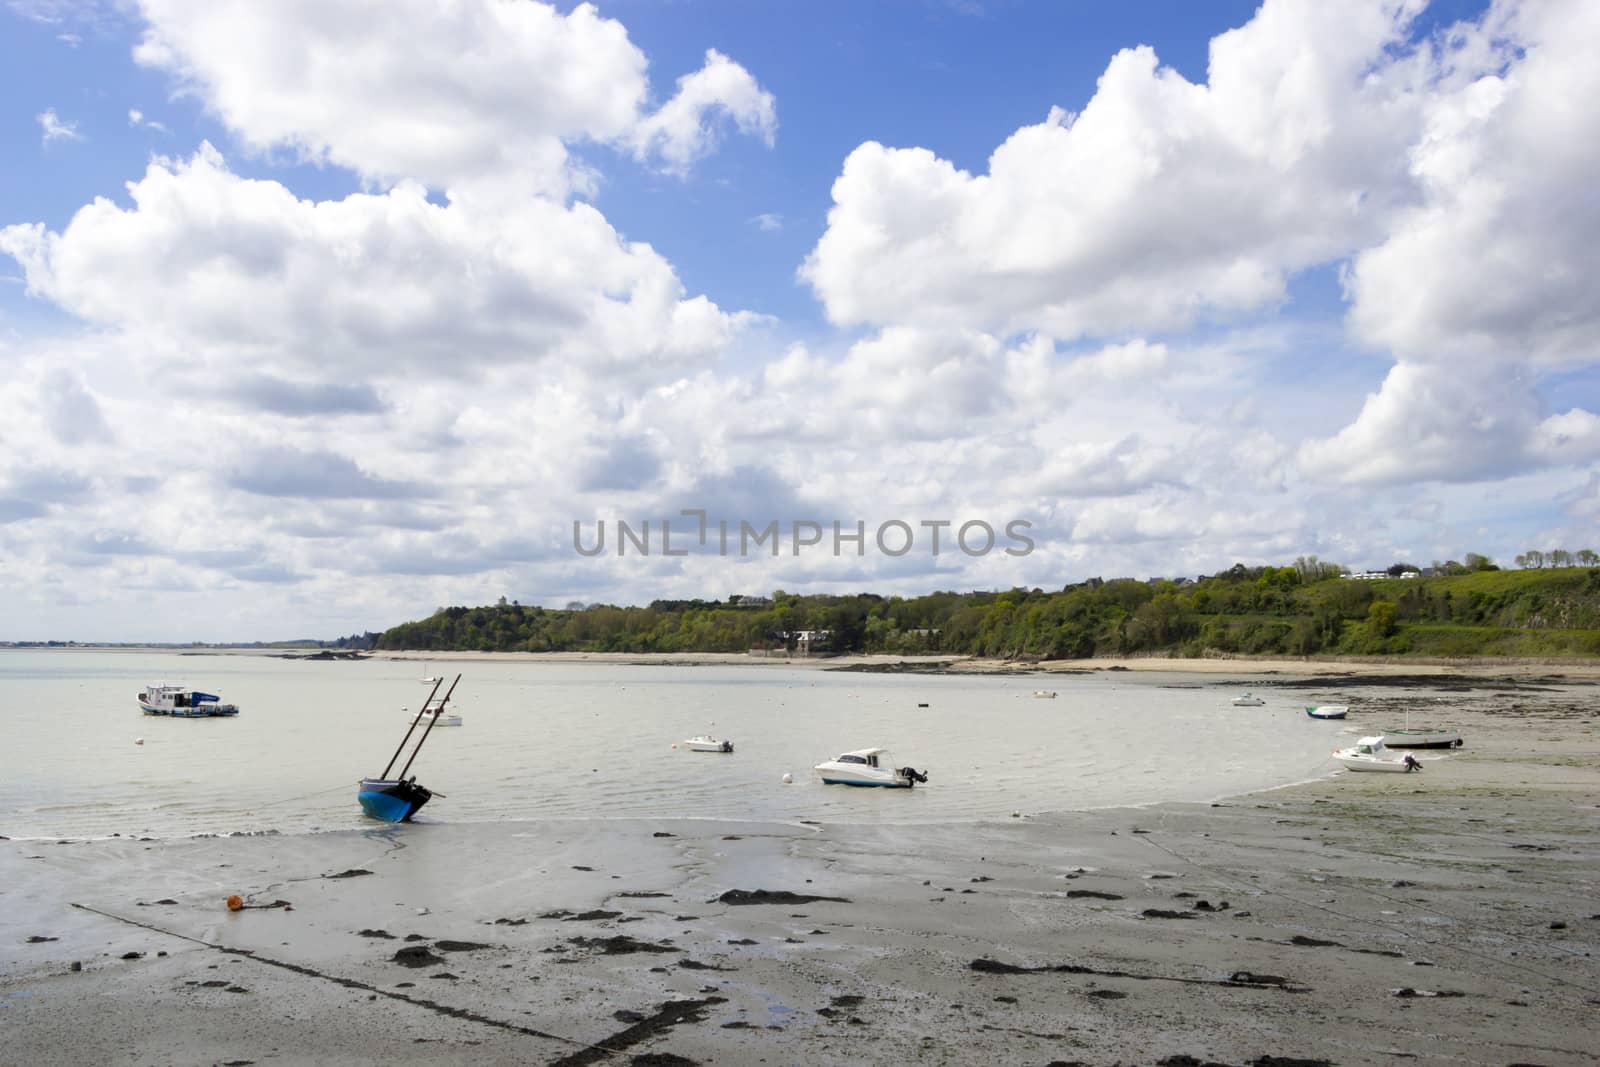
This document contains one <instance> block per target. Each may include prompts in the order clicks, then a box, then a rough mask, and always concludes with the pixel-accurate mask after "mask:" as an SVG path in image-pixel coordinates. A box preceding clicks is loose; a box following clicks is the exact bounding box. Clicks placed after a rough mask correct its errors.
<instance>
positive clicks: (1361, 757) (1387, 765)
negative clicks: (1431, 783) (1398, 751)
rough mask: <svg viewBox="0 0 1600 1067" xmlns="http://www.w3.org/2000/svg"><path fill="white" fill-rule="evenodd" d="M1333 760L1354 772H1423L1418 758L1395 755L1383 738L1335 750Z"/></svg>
mask: <svg viewBox="0 0 1600 1067" xmlns="http://www.w3.org/2000/svg"><path fill="white" fill-rule="evenodd" d="M1333 758H1334V759H1336V760H1338V761H1339V762H1340V763H1342V764H1344V766H1345V767H1346V768H1348V769H1349V770H1352V771H1388V772H1390V773H1391V774H1406V773H1409V772H1410V771H1420V770H1422V764H1420V763H1418V762H1417V757H1415V756H1413V755H1412V754H1411V753H1409V752H1407V753H1406V754H1405V755H1404V756H1396V755H1394V754H1393V753H1391V752H1390V751H1389V750H1388V749H1387V748H1385V747H1384V744H1383V738H1382V737H1381V736H1380V737H1363V738H1362V739H1361V740H1359V741H1357V742H1356V743H1355V744H1353V745H1351V746H1350V747H1349V748H1336V749H1334V750H1333Z"/></svg>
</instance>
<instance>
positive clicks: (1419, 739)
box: [1383, 730, 1462, 748]
mask: <svg viewBox="0 0 1600 1067" xmlns="http://www.w3.org/2000/svg"><path fill="white" fill-rule="evenodd" d="M1383 740H1384V743H1385V744H1387V745H1388V746H1389V747H1390V748H1460V747H1461V745H1462V740H1461V735H1460V734H1459V733H1458V732H1456V731H1455V730H1389V731H1387V732H1386V733H1385V734H1384V735H1383Z"/></svg>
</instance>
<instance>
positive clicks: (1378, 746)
mask: <svg viewBox="0 0 1600 1067" xmlns="http://www.w3.org/2000/svg"><path fill="white" fill-rule="evenodd" d="M1355 754H1356V755H1358V756H1380V757H1381V756H1387V755H1388V754H1389V750H1388V749H1386V748H1384V747H1383V738H1382V737H1363V738H1362V739H1361V740H1359V741H1357V742H1356V744H1355Z"/></svg>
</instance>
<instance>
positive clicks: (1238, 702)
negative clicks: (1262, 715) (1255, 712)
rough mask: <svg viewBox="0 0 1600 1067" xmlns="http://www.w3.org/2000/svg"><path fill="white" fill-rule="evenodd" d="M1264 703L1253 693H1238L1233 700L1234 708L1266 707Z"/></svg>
mask: <svg viewBox="0 0 1600 1067" xmlns="http://www.w3.org/2000/svg"><path fill="white" fill-rule="evenodd" d="M1266 703H1267V702H1266V701H1265V700H1262V699H1261V698H1260V697H1258V696H1256V695H1255V694H1254V693H1240V694H1239V695H1238V696H1236V697H1234V698H1233V706H1234V707H1236V708H1260V707H1264V706H1266Z"/></svg>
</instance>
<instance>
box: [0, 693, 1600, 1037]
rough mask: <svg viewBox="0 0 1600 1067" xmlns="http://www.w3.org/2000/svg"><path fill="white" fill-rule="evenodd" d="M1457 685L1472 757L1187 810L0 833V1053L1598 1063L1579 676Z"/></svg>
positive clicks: (1593, 774) (1594, 771)
mask: <svg viewBox="0 0 1600 1067" xmlns="http://www.w3.org/2000/svg"><path fill="white" fill-rule="evenodd" d="M1384 700H1385V698H1384V697H1383V696H1381V695H1376V696H1374V698H1373V703H1374V705H1376V706H1377V707H1378V709H1380V710H1383V709H1384V707H1385V706H1384V704H1383V701H1384ZM1513 700H1514V702H1513ZM1458 710H1459V714H1458V716H1457V725H1459V726H1460V727H1461V728H1462V730H1463V732H1464V733H1466V735H1467V747H1466V748H1464V749H1461V750H1458V751H1456V752H1454V753H1451V754H1448V755H1446V756H1444V757H1443V758H1440V759H1437V760H1429V761H1428V762H1427V763H1426V770H1425V772H1424V773H1423V774H1421V775H1352V774H1349V773H1343V774H1338V775H1334V776H1332V777H1327V778H1319V779H1316V780H1314V781H1311V782H1309V783H1298V784H1293V785H1286V786H1281V787H1277V788H1274V789H1271V790H1267V791H1264V792H1256V793H1248V794H1244V795H1238V796H1232V797H1229V798H1227V799H1225V800H1221V801H1217V802H1213V803H1209V804H1207V803H1188V804H1185V803H1172V802H1168V803H1163V804H1157V805H1152V806H1149V807H1139V808H1128V807H1122V808H1107V809H1096V810H1089V811H1061V812H1056V813H1053V814H1050V815H1041V816H1037V817H1030V818H1018V819H1010V820H1002V821H989V822H979V823H942V824H915V825H888V824H836V823H829V822H826V821H825V820H824V821H822V822H820V823H817V824H814V825H807V824H803V823H802V824H790V823H754V822H744V823H741V822H736V821H721V820H686V819H638V818H634V819H616V820H582V819H568V820H548V821H532V822H505V823H477V824H449V823H439V824H418V825H415V826H400V827H392V826H375V827H373V828H371V829H363V830H341V831H330V832H324V833H317V834H309V835H257V836H239V837H226V838H207V839H196V838H188V839H173V840H163V841H138V840H133V839H129V838H122V839H112V840H99V841H94V842H67V843H59V844H58V843H53V842H41V841H0V878H3V879H4V880H5V881H6V882H7V884H12V885H18V884H27V885H29V887H30V892H29V895H28V899H27V900H20V899H19V900H15V901H13V905H12V907H11V908H9V909H8V911H7V913H6V915H5V917H4V918H3V919H0V928H3V930H4V936H3V937H0V974H3V976H4V977H3V978H0V1006H3V1007H0V1010H3V1011H4V1012H5V1014H4V1016H3V1017H4V1018H5V1019H6V1021H7V1022H8V1023H10V1024H11V1025H10V1026H9V1027H8V1048H9V1049H10V1052H11V1055H13V1056H15V1057H17V1058H18V1059H19V1061H20V1062H31V1063H46V1064H48V1063H67V1062H81V1061H82V1060H83V1059H85V1058H89V1057H96V1056H98V1057H102V1058H106V1059H108V1060H112V1061H118V1060H123V1059H129V1058H137V1059H139V1060H140V1061H141V1062H144V1061H155V1062H175V1063H209V1062H230V1061H231V1062H237V1061H242V1060H249V1061H251V1062H253V1063H257V1064H273V1063H302V1062H313V1061H314V1062H338V1063H379V1062H382V1063H404V1064H411V1063H415V1064H423V1063H429V1064H432V1063H463V1064H466V1063H482V1062H494V1061H506V1062H545V1063H564V1064H568V1065H572V1064H577V1063H623V1064H626V1063H632V1062H635V1061H634V1057H635V1056H641V1055H651V1056H654V1057H656V1058H655V1059H654V1060H645V1061H640V1062H654V1063H669V1064H685V1063H725V1062H737V1063H743V1062H754V1061H756V1060H757V1059H758V1058H763V1057H765V1058H767V1059H769V1060H770V1061H773V1062H788V1061H795V1062H806V1063H816V1064H826V1065H831V1064H840V1065H843V1064H856V1063H860V1062H862V1061H863V1060H866V1061H872V1062H883V1061H888V1060H893V1059H904V1058H907V1057H910V1058H916V1059H918V1060H922V1061H928V1062H940V1063H947V1064H989V1063H1041V1064H1042V1063H1047V1062H1052V1061H1059V1062H1077V1063H1086V1064H1096V1065H1099V1064H1106V1065H1109V1064H1112V1063H1159V1062H1161V1061H1163V1060H1164V1059H1168V1058H1169V1057H1173V1056H1194V1057H1196V1058H1197V1059H1199V1060H1209V1061H1211V1062H1213V1063H1221V1064H1240V1065H1242V1064H1248V1063H1252V1062H1254V1061H1256V1060H1258V1059H1259V1058H1260V1057H1263V1056H1280V1057H1289V1058H1294V1059H1297V1060H1301V1061H1306V1062H1311V1061H1318V1062H1322V1063H1332V1064H1339V1065H1341V1067H1343V1065H1349V1064H1365V1063H1388V1062H1392V1059H1393V1058H1394V1057H1395V1056H1396V1055H1405V1056H1410V1057H1414V1058H1415V1059H1417V1060H1418V1061H1419V1062H1420V1063H1422V1064H1441V1065H1442V1064H1445V1063H1450V1064H1459V1063H1463V1062H1465V1063H1483V1064H1490V1063H1492V1064H1506V1063H1531V1062H1537V1063H1540V1064H1544V1065H1546V1067H1559V1065H1565V1064H1581V1063H1592V1062H1594V1059H1595V1057H1596V1056H1597V1055H1600V1040H1597V1039H1596V1038H1594V1037H1592V1036H1590V1035H1589V1034H1588V1033H1586V1032H1584V1031H1583V1030H1581V1029H1579V1028H1574V1027H1573V1026H1572V1025H1571V1021H1572V1019H1574V1018H1578V1017H1582V1015H1583V1014H1585V1013H1588V1012H1592V1007H1593V1004H1594V1003H1596V1002H1597V1001H1600V961H1597V957H1600V914H1596V911H1597V908H1596V906H1595V904H1594V901H1595V900H1596V899H1597V895H1600V804H1597V798H1600V734H1597V732H1596V729H1595V719H1596V717H1597V716H1596V714H1595V709H1594V707H1593V701H1592V699H1590V698H1589V696H1588V695H1587V694H1585V693H1581V692H1568V691H1545V690H1541V689H1530V690H1528V691H1526V692H1522V691H1518V692H1517V694H1516V695H1515V697H1514V698H1512V700H1508V699H1507V698H1505V697H1504V696H1503V695H1501V694H1499V693H1497V692H1494V691H1484V692H1481V693H1474V694H1472V695H1470V696H1465V697H1462V698H1461V703H1460V705H1459V706H1458ZM733 891H738V892H733ZM233 893H238V894H240V895H241V896H242V897H244V899H245V901H246V903H247V905H248V906H247V907H246V908H245V909H244V910H241V911H238V912H230V911H228V910H227V909H226V908H225V907H224V905H223V901H224V899H225V898H226V897H227V896H228V895H230V894H233ZM774 894H776V895H774ZM786 894H792V896H791V895H786ZM808 896H809V897H815V898H822V899H811V900H806V899H803V898H805V897H808ZM827 898H840V899H827ZM79 905H81V907H80V906H79ZM85 909H90V910H85ZM412 938H415V939H416V940H410V939H412ZM34 939H49V940H34ZM74 964H76V965H78V966H79V967H80V968H81V969H80V970H73V969H72V966H73V965H74ZM601 1046H604V1047H605V1048H606V1049H608V1050H609V1051H599V1048H600V1047H601ZM672 1057H677V1058H672ZM1173 1062H1175V1063H1180V1062H1193V1061H1181V1060H1180V1061H1173Z"/></svg>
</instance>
